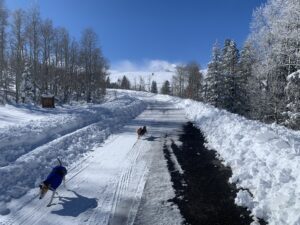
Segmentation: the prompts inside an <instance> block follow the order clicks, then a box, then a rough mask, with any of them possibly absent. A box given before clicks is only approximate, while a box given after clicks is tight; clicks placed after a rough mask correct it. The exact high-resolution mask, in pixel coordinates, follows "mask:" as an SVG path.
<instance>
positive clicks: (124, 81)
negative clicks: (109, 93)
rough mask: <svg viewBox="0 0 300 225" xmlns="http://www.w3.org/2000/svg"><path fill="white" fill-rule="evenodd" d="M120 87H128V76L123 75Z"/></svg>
mask: <svg viewBox="0 0 300 225" xmlns="http://www.w3.org/2000/svg"><path fill="white" fill-rule="evenodd" d="M121 89H127V90H129V89H130V81H129V80H128V78H127V77H126V76H125V75H124V76H123V78H122V81H121Z"/></svg>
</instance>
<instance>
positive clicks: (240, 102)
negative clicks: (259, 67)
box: [235, 42, 257, 116]
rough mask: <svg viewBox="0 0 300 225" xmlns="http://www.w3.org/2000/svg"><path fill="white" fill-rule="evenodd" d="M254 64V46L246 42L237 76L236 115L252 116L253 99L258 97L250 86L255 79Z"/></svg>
mask: <svg viewBox="0 0 300 225" xmlns="http://www.w3.org/2000/svg"><path fill="white" fill-rule="evenodd" d="M254 63H255V60H254V53H253V49H252V46H251V44H250V43H249V42H246V43H245V45H244V47H243V49H242V50H241V55H240V61H239V64H238V73H237V74H236V83H237V93H236V94H237V95H236V98H235V105H236V113H238V114H240V115H243V116H249V115H250V108H251V97H252V99H253V98H256V95H257V93H253V89H252V87H251V86H250V84H251V82H250V81H251V80H252V79H253V74H252V67H253V65H254ZM253 103H254V102H253ZM254 104H255V103H254Z"/></svg>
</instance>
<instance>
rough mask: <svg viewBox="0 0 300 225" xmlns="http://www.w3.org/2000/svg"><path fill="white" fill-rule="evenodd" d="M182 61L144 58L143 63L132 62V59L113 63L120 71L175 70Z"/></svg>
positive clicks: (115, 68)
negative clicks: (174, 61) (173, 61)
mask: <svg viewBox="0 0 300 225" xmlns="http://www.w3.org/2000/svg"><path fill="white" fill-rule="evenodd" d="M179 64H180V63H179V62H177V63H172V62H168V61H166V60H158V59H156V60H143V61H142V62H141V63H136V62H132V61H130V60H122V61H119V62H117V63H113V64H112V65H111V68H112V70H116V71H120V72H135V71H149V72H157V71H168V70H169V71H173V70H175V67H176V65H179Z"/></svg>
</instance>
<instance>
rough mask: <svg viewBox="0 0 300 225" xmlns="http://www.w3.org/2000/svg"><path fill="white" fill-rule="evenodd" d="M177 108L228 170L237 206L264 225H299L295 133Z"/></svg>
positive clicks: (208, 110) (195, 107)
mask: <svg viewBox="0 0 300 225" xmlns="http://www.w3.org/2000/svg"><path fill="white" fill-rule="evenodd" d="M176 101H178V99H176ZM178 105H179V107H182V108H184V109H185V111H186V115H187V117H188V118H189V119H190V120H191V121H194V122H195V124H196V125H197V126H198V127H199V128H200V129H201V130H202V131H203V133H204V135H205V137H206V139H207V142H208V147H209V148H211V149H214V150H216V151H217V152H218V154H219V155H220V157H221V158H222V159H223V160H224V163H225V164H226V165H228V166H230V167H231V169H232V172H233V176H232V177H231V179H230V182H234V183H236V184H237V186H238V187H240V188H241V189H240V191H239V192H238V195H237V197H236V200H235V201H236V203H237V204H238V205H242V206H246V207H248V208H249V209H251V211H252V213H253V214H254V215H255V216H257V217H260V218H264V219H266V220H267V221H268V223H269V224H281V225H283V224H288V225H296V224H300V214H299V211H300V173H299V171H300V132H297V131H292V130H289V129H286V128H284V127H281V126H278V125H273V124H272V125H266V124H263V123H260V122H256V121H249V120H246V119H245V118H243V117H240V116H237V115H235V114H231V113H229V112H226V111H224V110H218V109H216V108H214V107H211V106H209V105H206V104H202V103H199V102H194V101H191V100H183V101H181V102H180V103H178ZM248 190H249V191H248Z"/></svg>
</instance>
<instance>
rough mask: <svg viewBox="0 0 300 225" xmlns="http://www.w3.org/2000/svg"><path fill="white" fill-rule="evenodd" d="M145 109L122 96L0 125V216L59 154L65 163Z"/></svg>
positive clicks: (32, 185) (51, 164) (38, 179)
mask: <svg viewBox="0 0 300 225" xmlns="http://www.w3.org/2000/svg"><path fill="white" fill-rule="evenodd" d="M145 107H146V104H145V103H144V102H142V101H140V100H138V99H136V98H132V97H129V96H126V95H124V96H122V97H120V98H117V99H115V100H113V101H110V102H107V103H104V104H101V105H86V106H85V107H79V108H77V109H74V110H70V111H67V112H66V113H62V112H59V113H57V114H56V115H49V116H48V117H46V118H43V120H35V121H30V122H27V123H21V124H19V125H16V126H6V127H3V128H0V138H1V145H0V159H1V161H0V180H1V182H0V215H1V214H7V213H9V209H7V207H6V203H7V202H9V201H10V200H11V199H12V198H19V197H21V196H23V195H24V194H25V193H26V192H27V191H28V190H29V189H31V188H34V187H37V186H38V184H39V183H40V182H41V181H42V180H43V179H45V177H46V176H47V174H48V173H49V172H50V171H51V168H52V167H53V165H56V158H57V157H59V158H61V159H63V162H64V165H66V166H68V165H69V164H71V163H72V162H74V161H76V160H78V159H79V158H80V157H81V156H82V155H83V154H85V153H86V152H88V151H91V150H92V149H93V147H94V146H95V145H97V144H100V143H101V142H103V140H105V139H106V138H107V136H108V135H109V134H111V132H112V131H114V130H116V129H118V128H120V127H121V126H122V125H123V124H125V123H126V122H127V121H128V120H129V119H132V118H134V117H136V116H137V115H138V114H140V113H141V112H142V111H143V110H144V109H145Z"/></svg>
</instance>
